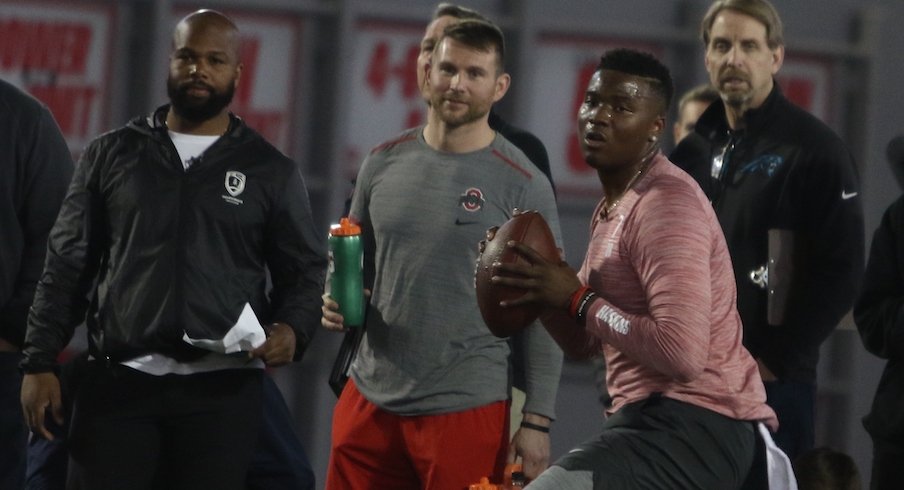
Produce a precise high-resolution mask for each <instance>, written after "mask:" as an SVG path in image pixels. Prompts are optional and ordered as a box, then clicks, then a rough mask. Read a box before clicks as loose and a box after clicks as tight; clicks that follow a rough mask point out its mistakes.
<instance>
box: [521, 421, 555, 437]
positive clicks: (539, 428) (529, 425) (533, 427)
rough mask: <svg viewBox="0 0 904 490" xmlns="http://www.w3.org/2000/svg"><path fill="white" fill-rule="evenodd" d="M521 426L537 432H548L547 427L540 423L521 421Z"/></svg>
mask: <svg viewBox="0 0 904 490" xmlns="http://www.w3.org/2000/svg"><path fill="white" fill-rule="evenodd" d="M521 427H524V428H525V429H530V430H535V431H537V432H542V433H544V434H549V427H544V426H542V425H537V424H532V423H530V422H525V421H523V420H522V421H521Z"/></svg>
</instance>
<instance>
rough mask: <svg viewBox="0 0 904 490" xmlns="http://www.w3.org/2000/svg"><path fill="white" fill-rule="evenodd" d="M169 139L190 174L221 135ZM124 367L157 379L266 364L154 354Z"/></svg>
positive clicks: (212, 356)
mask: <svg viewBox="0 0 904 490" xmlns="http://www.w3.org/2000/svg"><path fill="white" fill-rule="evenodd" d="M169 136H170V139H171V140H172V141H173V145H175V147H176V151H178V152H179V158H180V159H181V160H182V168H184V169H185V170H188V167H190V166H191V165H192V163H194V162H196V161H197V159H198V157H199V156H200V155H201V154H202V153H204V151H205V150H207V148H209V147H210V145H212V144H213V143H214V142H215V141H216V140H217V139H218V138H219V136H218V135H214V136H199V135H195V134H185V133H177V132H175V131H169ZM122 365H124V366H128V367H130V368H132V369H137V370H138V371H141V372H143V373H147V374H152V375H155V376H162V375H164V374H195V373H205V372H209V371H220V370H224V369H239V368H257V369H262V368H263V367H264V363H263V362H262V361H261V360H260V359H254V360H249V359H248V357H247V354H245V355H242V354H239V355H226V354H221V353H218V352H211V353H210V354H207V355H205V356H204V357H202V358H200V359H198V360H196V361H192V362H179V361H177V360H175V359H173V358H172V357H169V356H165V355H163V354H159V353H156V352H152V353H150V354H147V355H144V356H141V357H137V358H135V359H129V360H128V361H123V362H122Z"/></svg>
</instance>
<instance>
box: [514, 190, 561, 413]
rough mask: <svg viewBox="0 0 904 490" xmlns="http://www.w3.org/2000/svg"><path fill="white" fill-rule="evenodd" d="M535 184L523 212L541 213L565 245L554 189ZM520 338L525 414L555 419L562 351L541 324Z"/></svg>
mask: <svg viewBox="0 0 904 490" xmlns="http://www.w3.org/2000/svg"><path fill="white" fill-rule="evenodd" d="M534 183H535V185H533V186H531V187H530V188H529V189H530V190H529V191H528V197H527V199H526V200H527V201H528V202H527V204H526V207H525V208H523V209H536V210H538V211H540V213H541V214H542V215H543V217H544V218H545V219H546V222H547V223H548V224H549V227H550V229H551V230H552V232H553V236H555V237H556V242H557V243H559V244H560V245H561V243H562V233H561V231H560V229H559V214H558V210H557V209H556V204H555V198H554V197H553V193H552V186H551V184H550V183H549V182H547V181H542V182H541V181H540V180H539V179H536V180H534ZM516 337H518V338H515V339H514V343H513V347H514V348H516V349H522V353H521V355H518V354H515V355H514V356H513V357H514V358H515V359H520V360H521V365H520V366H518V365H516V366H513V369H514V370H515V371H518V370H520V371H521V372H523V373H524V393H525V401H524V408H523V411H524V412H529V413H535V414H538V415H543V416H545V417H549V418H550V419H554V418H555V404H556V394H557V391H558V388H559V378H560V377H561V374H562V350H561V349H560V348H559V346H558V345H556V342H555V341H554V340H553V339H552V337H550V335H549V333H548V332H547V331H546V329H545V328H543V325H542V324H541V323H540V322H539V321H536V322H534V323H533V324H532V325H530V326H529V327H528V328H526V329H524V330H522V331H521V332H520V333H519V334H518V335H517V336H516Z"/></svg>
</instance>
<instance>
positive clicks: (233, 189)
mask: <svg viewBox="0 0 904 490" xmlns="http://www.w3.org/2000/svg"><path fill="white" fill-rule="evenodd" d="M224 185H225V187H226V192H228V193H229V195H228V196H227V195H226V194H223V195H222V196H220V197H222V198H223V200H224V201H226V202H228V203H229V204H235V205H236V206H238V205H239V204H242V203H244V202H245V201H243V200H241V199H239V198H238V196H239V194H241V193H242V192H243V191H244V190H245V174H243V173H241V172H239V171H237V170H230V171H228V172H226V182H225V184H224Z"/></svg>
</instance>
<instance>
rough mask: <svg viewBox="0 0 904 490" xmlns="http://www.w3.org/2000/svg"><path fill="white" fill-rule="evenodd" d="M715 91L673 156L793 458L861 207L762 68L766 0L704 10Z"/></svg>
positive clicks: (840, 148) (770, 62)
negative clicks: (707, 210)
mask: <svg viewBox="0 0 904 490" xmlns="http://www.w3.org/2000/svg"><path fill="white" fill-rule="evenodd" d="M702 36H703V41H704V44H705V46H706V55H705V64H706V69H707V71H708V72H709V76H710V82H711V83H712V85H713V86H715V87H716V88H717V89H718V90H719V93H720V95H721V99H722V100H721V101H718V102H715V103H713V104H712V105H710V106H709V108H708V109H707V110H706V111H705V112H704V113H703V115H702V116H701V117H700V119H699V120H698V121H697V125H696V128H695V134H693V135H691V136H688V137H687V138H685V139H684V140H683V141H682V142H681V144H680V145H678V147H677V148H676V149H675V151H674V152H673V153H672V156H671V158H672V160H673V161H674V162H675V163H676V164H678V165H679V166H681V167H682V168H684V169H685V170H687V171H688V172H689V173H690V174H691V175H693V176H694V177H695V179H696V180H697V182H699V183H700V186H701V187H702V188H703V190H704V191H705V192H706V193H707V195H708V196H709V197H710V199H711V200H712V202H713V206H714V207H715V209H716V213H717V214H718V217H719V221H720V223H721V225H722V229H723V231H724V232H725V238H726V240H727V242H728V248H729V252H730V253H731V259H732V263H733V265H734V271H735V280H736V281H737V283H738V310H739V312H740V314H741V318H742V320H743V323H744V345H745V346H746V347H747V349H748V350H749V351H750V352H751V354H753V356H754V357H755V358H756V359H757V361H758V363H759V367H760V374H761V376H762V378H763V381H764V382H765V384H766V395H767V403H769V405H770V406H771V407H772V408H773V409H774V410H775V412H776V413H777V414H778V418H779V424H780V427H779V431H778V433H777V434H776V435H775V441H776V442H777V443H778V445H779V447H781V448H782V449H784V450H785V452H786V453H788V455H789V456H790V457H791V458H792V459H793V458H794V457H795V456H797V455H798V454H800V453H802V452H803V451H805V450H807V449H809V448H811V447H813V444H814V439H815V434H814V432H815V428H814V420H815V415H814V412H815V398H816V363H817V360H818V357H819V346H820V344H821V343H822V342H823V341H824V340H825V339H826V338H827V337H828V336H829V334H830V333H831V332H832V330H833V329H834V328H835V326H836V325H837V324H838V323H839V321H840V320H841V319H842V317H843V316H844V315H845V314H846V313H847V312H848V311H849V310H850V308H851V306H852V303H853V300H854V297H855V294H856V291H857V286H858V284H859V282H860V275H861V273H862V271H863V247H864V244H863V242H864V240H863V211H862V204H861V200H860V196H859V192H860V190H859V183H858V179H857V175H856V168H855V165H854V161H853V158H852V157H851V154H850V151H849V150H848V149H847V148H846V146H845V145H844V143H843V142H842V141H841V139H839V138H838V136H836V135H835V134H834V133H833V132H832V131H831V130H830V129H829V128H828V127H827V126H826V125H825V124H823V123H822V122H820V121H819V120H817V119H816V118H815V117H813V116H812V115H810V114H809V113H807V112H806V111H803V110H802V109H800V108H798V107H796V106H794V105H793V104H792V103H791V102H789V101H788V100H787V99H786V98H785V97H784V96H783V95H782V93H781V90H780V89H779V87H778V85H777V84H776V82H775V80H774V78H773V76H774V75H775V73H776V72H777V71H778V70H779V68H780V67H781V64H782V61H783V58H784V46H783V43H784V42H783V39H782V24H781V20H780V19H779V16H778V13H777V12H776V10H775V8H774V7H773V6H772V5H771V4H770V3H769V2H768V1H767V0H719V1H716V2H714V3H713V5H712V6H711V7H710V9H709V11H708V12H707V14H706V16H705V17H704V19H703V23H702Z"/></svg>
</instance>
